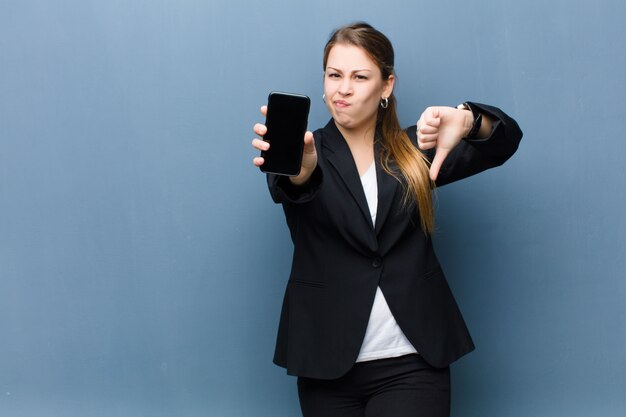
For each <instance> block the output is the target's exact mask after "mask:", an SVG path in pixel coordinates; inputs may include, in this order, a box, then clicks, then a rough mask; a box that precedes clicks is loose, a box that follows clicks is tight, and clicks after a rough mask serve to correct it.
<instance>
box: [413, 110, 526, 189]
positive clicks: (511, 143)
mask: <svg viewBox="0 0 626 417" xmlns="http://www.w3.org/2000/svg"><path fill="white" fill-rule="evenodd" d="M470 104H472V105H474V106H475V107H476V108H478V109H480V112H481V113H483V114H486V115H488V116H490V117H491V118H492V119H493V120H494V123H493V129H492V131H491V134H490V135H489V137H488V138H484V139H463V140H462V141H461V142H460V143H459V144H458V145H457V146H456V147H455V148H454V149H453V150H452V152H450V154H449V155H448V157H447V158H446V159H445V161H444V162H443V165H442V166H441V169H440V170H439V175H438V176H437V181H436V185H437V186H438V187H439V186H442V185H446V184H450V183H451V182H454V181H458V180H460V179H463V178H467V177H470V176H472V175H475V174H478V173H479V172H482V171H485V170H487V169H489V168H494V167H497V166H500V165H502V164H503V163H504V162H506V161H507V160H508V159H509V158H510V157H511V156H512V155H513V154H514V153H515V151H516V150H517V148H518V146H519V143H520V140H521V139H522V131H521V129H520V127H519V125H518V124H517V122H516V121H515V120H513V119H512V118H511V117H509V116H508V115H507V114H506V113H504V112H503V111H502V110H500V109H499V108H497V107H493V106H489V105H486V104H481V103H473V102H470ZM406 132H407V134H408V135H409V138H410V139H411V141H413V143H414V144H415V145H416V146H417V127H416V126H411V127H410V128H408V129H407V130H406ZM422 152H423V153H424V154H425V155H426V157H427V158H428V160H429V161H432V160H433V158H434V156H435V150H434V149H429V150H427V151H422Z"/></svg>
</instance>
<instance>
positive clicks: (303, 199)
mask: <svg viewBox="0 0 626 417" xmlns="http://www.w3.org/2000/svg"><path fill="white" fill-rule="evenodd" d="M323 177H324V175H323V174H322V170H321V169H320V166H319V164H318V166H317V167H316V168H315V171H313V174H311V178H310V179H309V181H308V182H307V183H306V184H305V185H302V186H296V185H293V184H292V183H291V181H289V177H285V176H283V175H275V174H267V185H268V187H269V190H270V195H271V196H272V200H274V202H275V203H277V204H283V203H292V204H300V203H307V202H309V201H311V200H313V199H314V198H315V195H316V194H317V191H318V190H319V188H320V186H321V185H322V179H323Z"/></svg>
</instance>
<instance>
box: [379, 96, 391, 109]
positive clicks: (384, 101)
mask: <svg viewBox="0 0 626 417" xmlns="http://www.w3.org/2000/svg"><path fill="white" fill-rule="evenodd" d="M380 107H382V108H383V109H386V108H387V107H389V97H385V98H383V99H382V100H380Z"/></svg>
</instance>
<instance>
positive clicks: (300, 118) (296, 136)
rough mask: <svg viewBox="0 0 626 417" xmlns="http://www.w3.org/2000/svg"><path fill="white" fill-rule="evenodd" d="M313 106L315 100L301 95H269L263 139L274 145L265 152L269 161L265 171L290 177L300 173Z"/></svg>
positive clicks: (264, 167) (265, 156)
mask: <svg viewBox="0 0 626 417" xmlns="http://www.w3.org/2000/svg"><path fill="white" fill-rule="evenodd" d="M310 106H311V100H310V99H309V98H308V97H307V96H304V95H301V94H292V93H280V92H271V93H270V94H269V97H268V100H267V116H266V119H265V126H266V128H267V133H266V134H265V135H264V136H263V140H264V141H266V142H269V144H270V148H269V149H268V150H267V151H261V156H262V157H263V159H264V160H265V162H264V163H263V165H261V167H260V169H261V171H263V172H265V173H271V174H277V175H286V176H297V175H298V174H299V173H300V168H301V165H302V152H303V150H304V134H305V133H306V128H307V122H308V116H309V108H310Z"/></svg>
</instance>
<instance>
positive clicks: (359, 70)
mask: <svg viewBox="0 0 626 417" xmlns="http://www.w3.org/2000/svg"><path fill="white" fill-rule="evenodd" d="M328 69H331V70H335V71H337V72H343V71H342V70H340V69H339V68H335V67H328ZM361 71H367V72H372V70H370V69H365V68H364V69H356V70H354V71H352V74H354V73H355V72H361Z"/></svg>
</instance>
